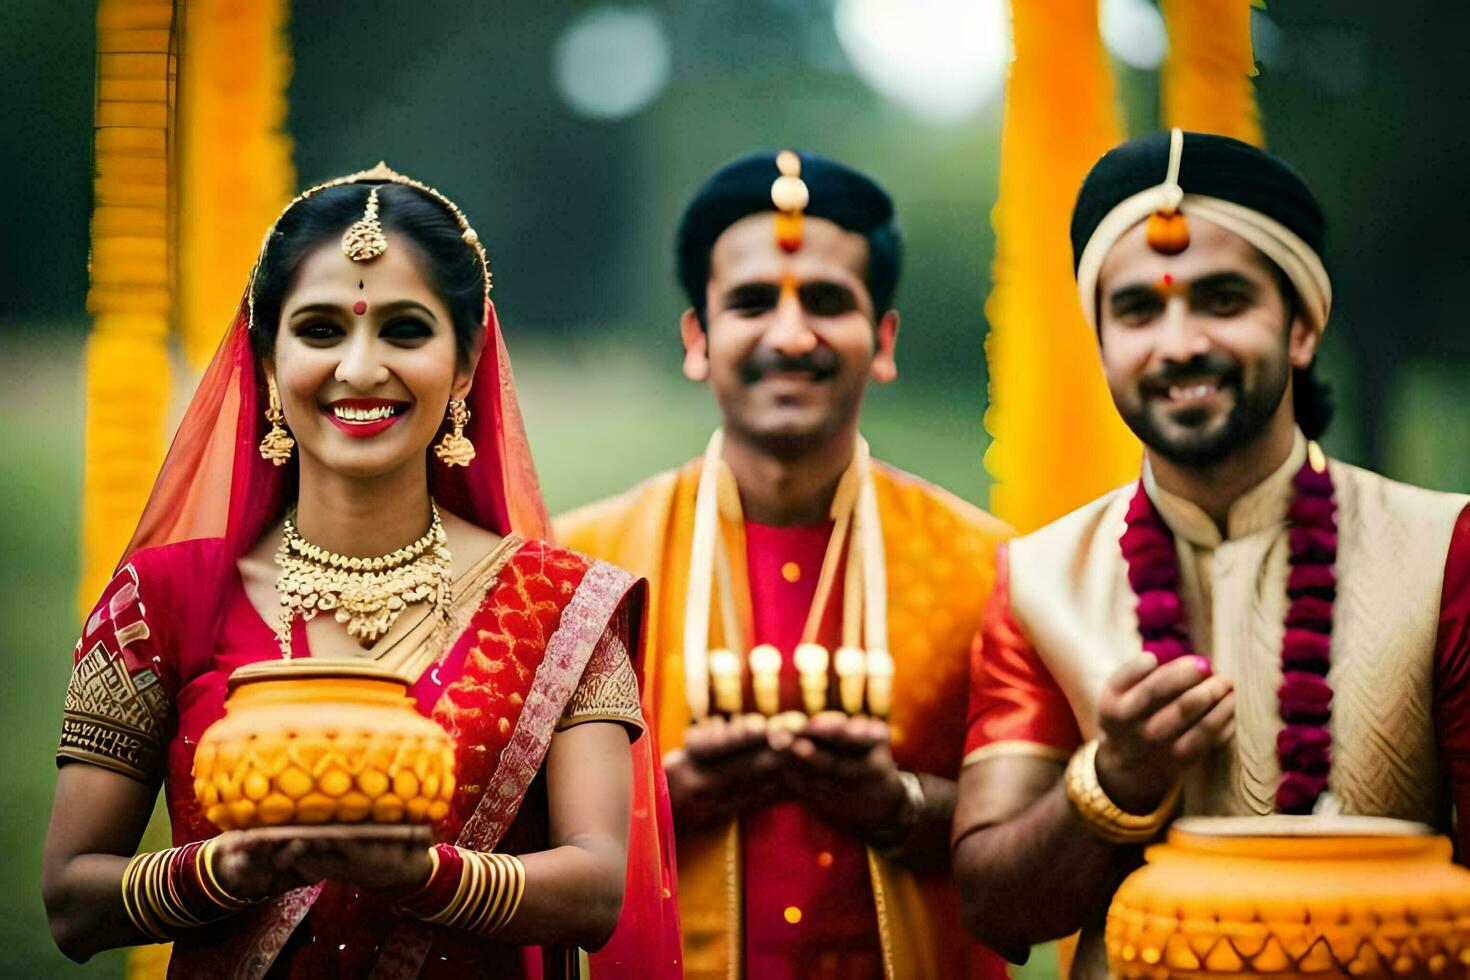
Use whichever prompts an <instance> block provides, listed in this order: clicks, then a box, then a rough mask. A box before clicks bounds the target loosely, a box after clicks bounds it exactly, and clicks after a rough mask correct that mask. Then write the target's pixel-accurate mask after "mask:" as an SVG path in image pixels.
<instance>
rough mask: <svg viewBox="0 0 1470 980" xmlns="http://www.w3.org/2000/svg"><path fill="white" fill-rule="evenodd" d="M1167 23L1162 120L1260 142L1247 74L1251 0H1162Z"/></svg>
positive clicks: (1251, 62)
mask: <svg viewBox="0 0 1470 980" xmlns="http://www.w3.org/2000/svg"><path fill="white" fill-rule="evenodd" d="M1161 6H1162V7H1163V11H1164V22H1165V23H1166V24H1167V25H1168V28H1169V57H1168V59H1167V60H1166V61H1165V62H1164V66H1163V84H1162V92H1161V93H1160V94H1161V100H1160V101H1161V103H1162V112H1163V125H1164V126H1166V127H1174V126H1178V127H1179V128H1180V129H1189V130H1194V131H1195V132H1199V133H1219V134H1220V135H1222V136H1233V137H1235V138H1236V139H1238V140H1244V141H1245V142H1247V143H1254V144H1255V145H1257V146H1260V145H1261V113H1260V110H1259V108H1258V107H1257V105H1256V92H1255V87H1254V86H1253V85H1252V84H1251V77H1252V76H1253V75H1255V74H1256V62H1255V57H1254V55H1253V54H1252V51H1251V7H1252V6H1254V3H1253V2H1252V0H1162V3H1161Z"/></svg>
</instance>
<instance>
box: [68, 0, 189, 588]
mask: <svg viewBox="0 0 1470 980" xmlns="http://www.w3.org/2000/svg"><path fill="white" fill-rule="evenodd" d="M175 36H176V35H175V32H174V6H173V3H172V2H170V0H101V2H100V3H99V4H98V7H97V110H96V112H97V114H96V120H95V136H94V141H95V153H96V175H95V179H94V185H93V186H94V197H95V204H94V209H93V212H92V252H91V261H90V271H91V288H90V289H89V291H88V293H87V312H88V313H90V314H91V315H92V334H91V337H90V338H89V340H88V342H87V355H86V356H87V387H86V398H87V421H86V434H85V446H86V448H85V462H84V476H83V488H82V492H83V498H82V499H83V504H82V582H81V599H80V603H81V605H80V607H79V608H80V610H81V614H82V615H86V613H87V611H88V610H89V609H90V608H91V605H92V601H93V599H94V598H95V597H96V596H97V594H98V593H100V592H101V591H102V587H103V586H104V585H105V584H106V582H107V580H108V579H109V578H110V577H111V576H112V571H113V565H114V564H115V563H116V561H117V557H118V555H120V554H122V551H123V547H124V546H125V545H126V544H127V543H128V536H129V535H131V534H132V528H133V525H134V524H135V523H136V522H137V519H138V515H139V514H140V513H141V512H142V510H143V503H144V501H145V500H147V499H148V490H149V488H150V487H151V486H152V485H153V475H154V474H155V473H156V472H158V464H159V461H160V460H162V459H163V449H164V426H165V424H166V421H167V416H168V399H169V373H170V371H169V359H168V349H167V342H168V331H169V315H170V311H171V309H172V300H173V265H172V241H171V238H172V236H171V227H172V221H173V207H172V205H173V195H172V192H171V184H170V177H171V167H170V162H171V161H170V153H171V135H172V122H173V115H174V101H175V100H174V94H175V78H176V77H177V57H176V48H175V46H174V40H175Z"/></svg>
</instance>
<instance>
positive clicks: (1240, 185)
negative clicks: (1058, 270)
mask: <svg viewBox="0 0 1470 980" xmlns="http://www.w3.org/2000/svg"><path fill="white" fill-rule="evenodd" d="M1168 170H1169V133H1168V132H1167V131H1165V132H1160V133H1151V134H1149V135H1148V136H1142V137H1139V138H1138V139H1135V140H1129V141H1128V142H1127V143H1124V144H1122V145H1121V146H1117V147H1115V148H1113V149H1111V150H1109V151H1108V152H1107V153H1105V154H1103V156H1102V159H1100V160H1098V161H1097V163H1096V164H1094V165H1093V167H1092V170H1091V171H1090V172H1089V173H1088V174H1087V179H1086V180H1084V181H1083V182H1082V190H1081V191H1080V192H1079V193H1078V195H1077V206H1076V208H1074V209H1073V211H1072V268H1073V269H1076V268H1077V267H1078V265H1079V264H1080V263H1081V261H1082V252H1083V250H1084V249H1086V248H1087V243H1088V242H1089V241H1090V240H1091V239H1092V236H1093V233H1094V232H1096V231H1097V226H1098V225H1099V224H1101V223H1102V221H1103V219H1104V218H1106V217H1107V216H1108V214H1109V213H1110V212H1111V211H1112V210H1113V208H1115V207H1117V206H1118V205H1119V204H1121V203H1122V202H1123V201H1125V200H1127V199H1128V198H1130V197H1132V196H1133V195H1134V194H1137V193H1138V192H1140V191H1145V190H1148V189H1149V188H1150V187H1156V186H1157V185H1159V184H1161V183H1163V181H1164V177H1165V175H1166V174H1167V173H1168ZM1179 186H1180V188H1181V189H1182V190H1183V191H1184V193H1186V194H1198V195H1203V196H1205V197H1215V198H1220V199H1221V200H1224V201H1230V202H1232V203H1234V204H1239V205H1241V206H1242V207H1246V208H1250V209H1251V210H1252V211H1258V212H1260V213H1261V214H1264V215H1265V216H1266V217H1268V218H1272V219H1274V220H1276V221H1278V222H1280V223H1281V224H1282V225H1285V226H1286V227H1287V228H1288V229H1290V230H1291V231H1292V232H1294V233H1295V234H1296V235H1297V237H1298V238H1300V239H1301V240H1302V241H1303V242H1304V243H1306V245H1307V246H1308V247H1309V248H1311V249H1312V251H1314V252H1316V253H1317V254H1318V255H1319V256H1320V255H1321V254H1322V247H1323V242H1324V238H1325V230H1326V229H1325V224H1326V222H1325V219H1324V218H1323V215H1322V206H1321V205H1320V204H1318V203H1317V199H1316V197H1314V196H1313V194H1312V191H1311V189H1310V188H1309V187H1307V184H1306V181H1304V180H1302V178H1301V176H1300V175H1299V174H1298V173H1297V172H1296V171H1295V170H1293V169H1292V168H1291V167H1290V166H1288V165H1287V164H1286V163H1285V162H1284V161H1283V160H1281V159H1279V158H1277V157H1275V156H1272V155H1271V154H1269V153H1267V152H1266V151H1265V150H1262V149H1261V148H1260V147H1257V146H1252V145H1251V144H1249V143H1244V142H1242V141H1240V140H1238V139H1232V138H1231V137H1229V136H1217V135H1215V134H1213V133H1190V132H1186V133H1185V134H1184V152H1183V154H1182V155H1181V157H1180V166H1179Z"/></svg>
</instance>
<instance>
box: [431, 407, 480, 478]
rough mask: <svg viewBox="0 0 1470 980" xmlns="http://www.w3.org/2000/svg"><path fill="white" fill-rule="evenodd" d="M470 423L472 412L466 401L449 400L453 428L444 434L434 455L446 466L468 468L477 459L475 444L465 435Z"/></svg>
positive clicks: (450, 421)
mask: <svg viewBox="0 0 1470 980" xmlns="http://www.w3.org/2000/svg"><path fill="white" fill-rule="evenodd" d="M469 421H470V410H469V406H467V405H466V404H465V403H464V399H463V398H451V399H449V424H450V426H451V427H452V428H451V431H449V432H446V433H444V438H443V439H441V440H439V445H437V446H435V447H434V455H435V456H438V457H439V459H440V461H442V462H443V463H444V465H445V466H468V465H470V461H471V460H473V459H474V458H475V444H474V443H473V442H470V440H469V438H468V437H466V436H465V434H464V427H465V426H466V425H468V424H469Z"/></svg>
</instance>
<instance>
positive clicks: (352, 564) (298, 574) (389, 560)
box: [276, 501, 451, 660]
mask: <svg viewBox="0 0 1470 980" xmlns="http://www.w3.org/2000/svg"><path fill="white" fill-rule="evenodd" d="M429 508H430V510H431V511H432V513H433V520H432V521H431V522H430V524H429V529H428V530H427V531H425V532H424V535H423V537H421V538H419V539H418V540H417V541H415V542H413V543H412V544H410V545H407V546H405V547H402V548H399V549H398V550H397V551H394V552H392V553H391V554H387V555H382V556H379V557H377V558H352V557H349V556H347V555H339V554H335V553H333V552H330V551H327V550H326V549H324V548H321V547H318V546H317V545H314V544H312V543H311V542H310V541H307V540H306V539H305V538H303V537H302V536H301V533H300V532H299V531H297V530H296V511H295V509H294V508H293V509H292V510H291V512H290V513H288V514H287V515H286V526H285V530H284V532H283V533H282V535H281V546H280V547H279V548H277V549H276V564H277V565H278V566H280V569H281V574H280V576H279V577H277V578H276V592H277V594H278V595H280V597H281V615H280V619H279V620H278V621H277V623H276V641H277V642H278V643H279V644H280V646H281V655H282V656H283V657H284V658H285V659H287V660H290V659H291V624H292V623H294V622H295V620H296V617H297V616H300V617H301V618H302V619H303V620H311V619H314V618H315V617H316V614H317V613H319V612H331V613H333V614H334V616H335V618H336V620H337V622H339V623H341V624H342V625H344V626H346V627H347V635H348V636H351V637H352V638H353V639H355V640H357V642H358V643H359V644H360V645H361V646H363V647H364V648H366V647H370V646H372V645H373V643H374V642H376V641H377V639H378V638H379V637H381V636H382V635H383V634H384V633H387V632H388V630H390V629H391V628H392V627H393V624H394V622H396V621H397V619H398V617H399V615H400V614H401V613H402V612H403V610H404V609H406V608H408V606H410V605H412V604H413V603H415V602H430V601H432V602H433V604H434V609H433V614H435V615H438V616H439V617H440V619H441V620H443V621H444V622H445V623H447V622H448V619H449V597H450V588H451V579H450V574H449V572H450V556H449V540H448V538H447V537H446V536H445V534H444V525H443V523H442V522H441V521H440V520H439V508H437V507H435V506H434V504H433V502H432V501H430V503H429Z"/></svg>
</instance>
